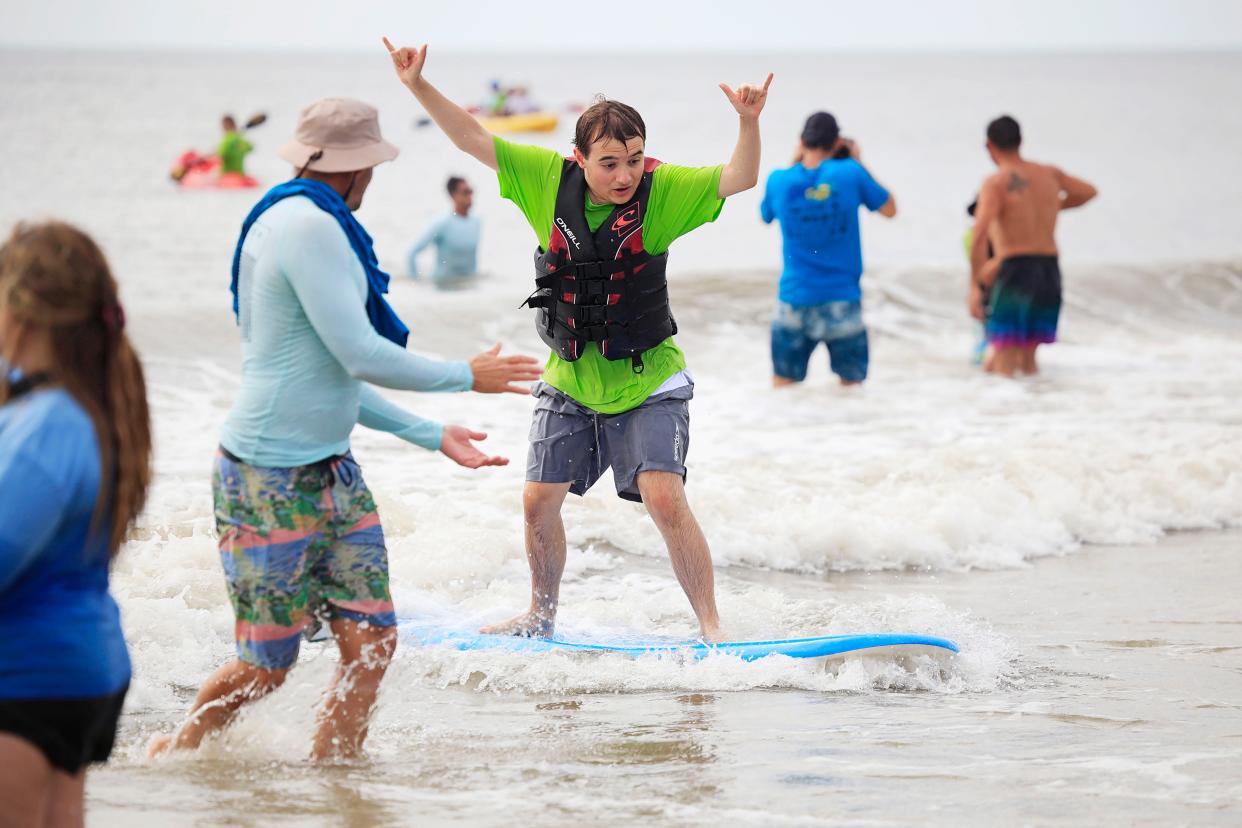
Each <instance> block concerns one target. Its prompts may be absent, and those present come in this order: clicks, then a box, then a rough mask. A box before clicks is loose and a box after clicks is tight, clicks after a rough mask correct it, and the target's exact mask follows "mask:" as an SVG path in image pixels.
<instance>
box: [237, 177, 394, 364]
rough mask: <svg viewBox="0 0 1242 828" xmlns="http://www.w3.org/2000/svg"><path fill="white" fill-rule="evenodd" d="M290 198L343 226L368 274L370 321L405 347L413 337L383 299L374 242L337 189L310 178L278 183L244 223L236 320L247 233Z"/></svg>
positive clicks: (384, 285) (382, 277)
mask: <svg viewBox="0 0 1242 828" xmlns="http://www.w3.org/2000/svg"><path fill="white" fill-rule="evenodd" d="M291 196H306V197H307V198H309V199H310V200H311V201H312V202H314V204H315V206H316V207H318V208H319V209H320V210H323V211H324V212H325V213H327V214H328V215H330V216H332V217H333V218H334V219H336V221H337V223H338V224H340V225H341V229H342V230H343V231H345V236H346V237H347V238H348V239H349V245H350V247H352V248H353V250H354V252H355V253H356V254H358V260H359V261H360V262H362V269H363V270H364V271H365V272H366V274H367V317H368V318H369V319H370V320H371V325H372V326H374V328H375V331H376V333H378V334H379V335H380V336H382V337H384V338H385V339H387V340H389V341H390V342H393V343H395V344H397V345H400V346H401V347H402V348H404V347H405V343H406V342H407V341H408V340H409V337H410V329H409V328H408V327H407V326H406V324H405V323H404V322H402V321H401V319H400V317H398V316H397V313H396V311H394V310H393V309H392V307H391V306H390V305H389V304H388V302H387V300H385V299H384V294H385V293H387V292H388V274H387V273H385V272H384V271H382V270H380V269H379V260H378V259H377V258H376V257H375V242H374V241H373V240H372V239H371V235H370V234H369V233H367V231H366V230H365V229H363V227H362V225H361V224H360V223H359V222H358V219H356V218H354V213H353V211H352V210H350V209H349V205H347V204H346V203H345V199H343V198H341V196H340V194H339V193H337V191H336V190H334V189H332V188H331V187H329V186H328V185H327V184H324V183H323V182H321V181H313V180H311V179H309V178H295V179H293V180H292V181H286V182H285V183H283V184H277V185H276V186H275V187H273V188H272V189H270V190H268V191H267V193H266V194H264V196H263V198H261V199H259V203H258V204H256V205H254V209H253V210H251V211H250V215H248V216H246V220H245V221H244V222H242V229H241V237H240V238H239V239H238V240H237V249H236V250H235V251H233V281H232V283H231V284H230V285H229V290H231V291H232V292H233V316H234V318H236V317H237V274H238V271H239V270H240V268H241V252H242V245H243V244H244V243H245V242H246V234H247V233H249V232H250V228H251V226H253V225H254V223H255V221H256V220H257V219H258V218H259V216H261V215H263V213H264V212H265V211H266V210H267V209H268V208H269V207H271V206H272V205H273V204H276V203H277V202H279V201H282V200H284V199H286V198H290V197H291Z"/></svg>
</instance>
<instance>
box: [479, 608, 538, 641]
mask: <svg viewBox="0 0 1242 828" xmlns="http://www.w3.org/2000/svg"><path fill="white" fill-rule="evenodd" d="M555 628H556V619H555V618H546V617H544V616H543V615H540V614H539V613H536V612H524V613H522V614H521V615H519V616H517V617H515V618H510V619H509V620H508V621H502V622H500V623H499V624H490V625H488V626H486V627H481V628H479V632H481V633H483V634H484V635H513V636H517V637H518V638H551V637H552V631H553V630H554V629H555Z"/></svg>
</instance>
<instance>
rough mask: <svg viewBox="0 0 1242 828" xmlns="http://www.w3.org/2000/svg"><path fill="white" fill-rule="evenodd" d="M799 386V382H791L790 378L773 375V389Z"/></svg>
mask: <svg viewBox="0 0 1242 828" xmlns="http://www.w3.org/2000/svg"><path fill="white" fill-rule="evenodd" d="M797 384H798V381H797V380H791V379H790V378H789V377H779V376H776V375H775V374H773V375H772V387H773V388H785V387H786V386H790V385H797Z"/></svg>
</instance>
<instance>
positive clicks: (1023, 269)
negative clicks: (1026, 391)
mask: <svg viewBox="0 0 1242 828" xmlns="http://www.w3.org/2000/svg"><path fill="white" fill-rule="evenodd" d="M1021 145H1022V131H1021V129H1020V128H1019V127H1018V122H1017V121H1015V120H1014V119H1013V118H1011V117H1010V116H1008V115H1002V116H1001V117H999V118H997V119H996V120H995V121H993V122H992V123H990V124H988V140H987V149H988V154H989V155H990V156H992V160H993V161H994V162H995V163H996V166H997V171H996V172H995V173H994V174H992V175H991V176H989V177H988V178H987V179H986V180H984V182H983V187H982V188H981V189H980V191H979V203H978V207H977V209H976V210H975V225H974V230H973V234H972V242H971V248H970V273H971V288H970V289H971V314H972V315H973V316H974V317H975V318H976V319H979V320H980V321H985V325H986V331H987V338H988V343H989V344H990V345H991V347H992V357H991V359H989V360H988V362H987V363H986V364H985V366H984V367H985V368H986V369H987V370H988V371H992V372H994V373H997V374H1001V375H1003V376H1007V377H1011V376H1013V375H1014V374H1016V373H1019V372H1022V373H1026V374H1034V373H1037V372H1038V370H1039V369H1038V368H1037V367H1036V365H1035V349H1036V348H1038V347H1039V346H1040V345H1043V344H1045V343H1051V342H1055V341H1056V338H1057V319H1058V317H1059V315H1060V312H1061V270H1060V268H1059V267H1058V265H1057V242H1056V226H1057V215H1058V214H1059V213H1060V212H1061V211H1062V210H1066V209H1069V208H1071V207H1081V206H1082V205H1084V204H1086V203H1087V202H1088V201H1090V200H1091V199H1093V198H1095V195H1096V190H1095V187H1092V186H1091V185H1090V184H1088V183H1087V182H1085V181H1083V180H1082V179H1080V178H1074V177H1073V176H1072V175H1067V174H1066V173H1064V172H1062V171H1061V170H1059V169H1058V168H1056V167H1053V166H1049V165H1047V164H1037V163H1035V162H1033V161H1027V160H1026V159H1024V158H1023V157H1022V155H1021V153H1020V151H1019V148H1020V147H1021ZM989 239H991V241H992V243H993V245H994V246H995V248H996V256H995V258H993V259H991V260H989V259H988V240H989ZM985 291H988V308H987V314H986V320H985V319H984V316H985V315H984V308H983V295H984V292H985Z"/></svg>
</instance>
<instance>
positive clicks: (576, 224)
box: [523, 158, 677, 372]
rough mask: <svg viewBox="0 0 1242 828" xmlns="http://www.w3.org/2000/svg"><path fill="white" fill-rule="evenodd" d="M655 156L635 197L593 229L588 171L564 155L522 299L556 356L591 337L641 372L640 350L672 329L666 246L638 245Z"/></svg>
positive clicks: (567, 354)
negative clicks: (546, 231)
mask: <svg viewBox="0 0 1242 828" xmlns="http://www.w3.org/2000/svg"><path fill="white" fill-rule="evenodd" d="M659 164H660V162H659V161H656V160H655V159H654V158H648V159H647V160H646V163H645V167H644V171H643V177H642V181H641V182H640V183H639V185H638V189H637V190H636V191H635V192H634V197H633V198H632V199H630V201H629V202H628V203H626V204H622V205H620V206H618V207H616V208H614V209H613V211H612V213H611V214H610V215H609V216H608V218H607V219H605V221H604V223H603V224H601V225H600V226H599V229H598V230H596V231H595V232H594V233H592V232H591V230H590V228H589V227H588V226H587V220H586V211H585V206H584V205H585V203H586V191H587V190H586V176H585V175H584V174H583V172H582V168H581V167H579V166H578V164H577V162H576V161H574V160H573V159H572V158H567V159H565V165H564V167H563V168H562V170H561V183H560V185H559V187H558V188H557V191H556V214H555V217H554V218H553V221H552V233H551V237H550V241H549V242H548V249H547V251H544V250H543V249H542V248H540V249H538V250H536V251H535V292H534V293H533V294H531V296H530V297H529V298H528V299H527V300H526V301H525V302H524V303H523V305H529V306H530V307H532V308H534V309H535V310H537V311H538V317H537V320H536V322H535V325H536V328H537V329H538V331H539V336H540V337H541V338H542V339H543V341H544V342H546V343H547V344H548V347H550V348H552V349H553V350H554V351H556V353H557V354H558V355H560V357H561V359H565V360H569V361H571V362H572V361H574V360H576V359H578V358H579V357H581V356H582V353H583V351H584V350H585V348H586V344H587V343H588V342H594V343H596V344H597V345H598V347H599V352H600V353H601V354H603V355H604V356H605V357H607V358H608V359H612V360H617V359H629V360H632V361H633V363H634V370H635V371H639V372H641V371H642V369H643V363H642V353H643V351H646V350H647V349H649V348H654V347H655V346H656V345H659V344H660V343H661V342H663V341H664V340H665V339H667V338H668V337H670V336H672V335H673V334H675V333H677V323H676V322H674V321H673V314H672V312H671V311H670V309H669V306H668V284H667V282H666V281H665V277H664V266H665V264H666V263H667V261H668V253H667V252H665V253H661V254H660V255H659V256H652V255H651V254H650V253H648V252H647V251H646V250H644V249H643V220H644V219H645V218H646V213H647V202H648V196H649V195H650V193H651V173H652V171H653V170H654V169H655V168H656V167H657V166H659Z"/></svg>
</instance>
